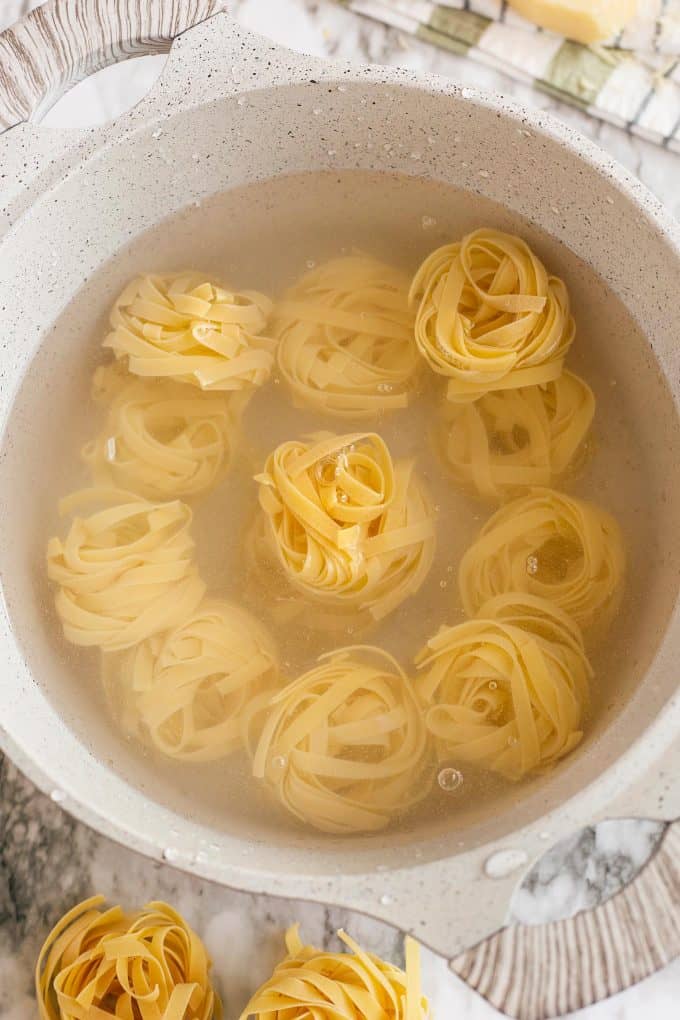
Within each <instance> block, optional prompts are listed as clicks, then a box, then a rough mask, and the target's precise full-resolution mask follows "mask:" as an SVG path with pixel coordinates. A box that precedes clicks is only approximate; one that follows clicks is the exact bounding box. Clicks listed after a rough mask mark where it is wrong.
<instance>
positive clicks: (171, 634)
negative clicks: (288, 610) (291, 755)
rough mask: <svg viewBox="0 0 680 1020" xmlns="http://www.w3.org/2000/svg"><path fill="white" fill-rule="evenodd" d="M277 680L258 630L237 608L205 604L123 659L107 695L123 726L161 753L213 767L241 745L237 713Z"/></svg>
mask: <svg viewBox="0 0 680 1020" xmlns="http://www.w3.org/2000/svg"><path fill="white" fill-rule="evenodd" d="M276 677H277V662H276V652H275V649H274V645H273V642H272V640H271V638H270V636H269V635H268V634H267V632H266V631H265V629H264V627H263V626H262V625H261V624H260V623H259V622H258V621H257V620H255V619H254V618H253V617H252V616H251V615H250V614H249V613H247V612H246V611H245V610H243V609H239V608H238V607H237V606H234V605H231V604H230V603H228V602H222V601H219V600H217V599H206V600H205V601H204V602H202V603H201V605H200V606H199V607H198V608H197V609H195V610H194V612H193V613H191V614H190V615H189V617H188V618H187V619H186V620H183V621H182V623H181V624H180V625H179V626H178V627H176V628H175V629H174V630H171V631H166V632H165V633H163V634H156V635H154V636H153V637H150V638H148V639H147V640H146V641H144V642H142V643H141V644H139V645H137V647H136V648H134V649H132V650H131V651H130V652H129V653H128V654H127V656H126V657H125V659H124V661H123V663H122V668H121V672H120V677H117V678H116V680H117V682H116V683H115V685H114V691H113V697H114V700H116V701H120V703H121V706H122V707H121V715H122V718H123V721H124V723H125V725H126V728H127V729H128V730H129V731H130V732H133V733H137V734H138V735H140V736H141V737H142V738H143V739H145V740H146V741H147V742H148V743H151V744H153V745H154V746H155V747H157V748H158V750H159V751H161V752H162V753H163V754H165V755H168V756H169V757H171V758H177V759H181V760H182V761H214V760H216V759H218V758H224V757H226V756H227V755H228V754H231V753H232V752H233V751H235V750H236V749H237V748H239V747H240V746H241V744H242V726H243V715H244V712H245V711H246V709H247V708H248V707H249V705H250V703H251V702H252V700H253V699H254V698H256V697H257V696H258V695H260V694H261V693H262V692H263V691H264V690H266V689H268V688H271V687H272V686H273V685H274V683H275V681H276Z"/></svg>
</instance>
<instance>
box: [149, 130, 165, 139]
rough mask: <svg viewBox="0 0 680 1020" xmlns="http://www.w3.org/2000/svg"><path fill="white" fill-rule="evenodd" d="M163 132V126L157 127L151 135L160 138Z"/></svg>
mask: <svg viewBox="0 0 680 1020" xmlns="http://www.w3.org/2000/svg"><path fill="white" fill-rule="evenodd" d="M162 134H163V129H162V128H156V130H155V131H154V132H153V134H152V135H151V137H152V138H156V139H158V138H160V137H161V135H162Z"/></svg>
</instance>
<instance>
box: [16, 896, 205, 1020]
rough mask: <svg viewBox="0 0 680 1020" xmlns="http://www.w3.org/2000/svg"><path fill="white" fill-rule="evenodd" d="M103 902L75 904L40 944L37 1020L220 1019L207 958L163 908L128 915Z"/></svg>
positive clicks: (153, 906)
mask: <svg viewBox="0 0 680 1020" xmlns="http://www.w3.org/2000/svg"><path fill="white" fill-rule="evenodd" d="M103 903H104V897H103V896H94V897H92V898H91V899H89V900H85V901H84V902H83V903H80V904H78V906H76V907H74V908H73V910H70V911H69V912H68V913H67V914H66V915H65V916H64V917H63V918H62V919H61V920H60V921H59V923H58V924H57V925H56V927H55V928H54V929H53V930H52V931H51V932H50V934H49V935H48V937H47V939H46V940H45V943H44V945H43V947H42V950H41V952H40V956H39V958H38V963H37V966H36V972H35V988H36V996H37V999H38V1009H39V1012H40V1017H41V1020H86V1018H94V1017H96V1018H97V1020H105V1018H106V1017H112V1018H114V1017H118V1018H121V1020H122V1018H126V1020H132V1018H137V1017H144V1018H145V1020H146V1018H148V1020H160V1018H163V1020H219V1018H221V1016H222V1007H221V1003H220V1000H219V997H218V996H217V995H216V994H215V991H214V989H213V987H212V984H211V982H210V968H211V962H210V958H209V957H208V954H207V953H206V950H205V947H204V945H203V943H202V942H201V940H200V939H199V937H198V935H196V933H195V932H194V931H193V930H192V929H191V928H190V927H189V925H188V924H187V923H186V921H185V920H184V919H183V918H182V917H181V916H180V915H179V914H178V913H176V912H175V911H174V910H172V908H171V907H169V906H168V905H167V904H166V903H149V904H148V905H147V906H146V907H145V908H144V909H143V910H138V911H135V912H134V913H131V914H127V913H125V912H124V911H123V910H122V908H121V907H110V908H108V909H100V908H101V907H102V905H103Z"/></svg>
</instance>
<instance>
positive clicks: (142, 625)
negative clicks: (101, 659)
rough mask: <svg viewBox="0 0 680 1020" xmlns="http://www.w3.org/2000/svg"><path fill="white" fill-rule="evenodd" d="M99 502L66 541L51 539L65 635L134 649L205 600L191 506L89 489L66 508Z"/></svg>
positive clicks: (50, 568) (51, 566)
mask: <svg viewBox="0 0 680 1020" xmlns="http://www.w3.org/2000/svg"><path fill="white" fill-rule="evenodd" d="M90 503H94V504H98V505H99V507H100V509H98V510H95V511H94V512H93V513H91V514H90V515H89V516H87V517H75V518H74V520H73V521H72V523H71V526H70V528H69V531H68V534H67V535H66V537H65V538H64V539H61V538H51V539H50V540H49V542H48V545H47V574H48V577H49V579H50V580H51V581H54V582H55V583H56V584H57V585H59V589H58V591H57V594H56V597H55V605H56V609H57V614H58V616H59V619H60V620H61V623H62V626H63V629H64V635H65V637H66V638H67V640H68V641H71V642H72V643H73V644H76V645H85V646H95V645H96V646H99V647H100V648H101V649H103V650H104V651H111V652H112V651H119V650H121V649H124V648H130V647H131V646H132V645H135V644H137V643H138V642H139V641H143V640H145V638H148V637H150V636H151V635H152V634H156V633H158V632H159V631H162V630H167V629H168V628H170V627H174V626H176V625H177V624H179V623H181V622H182V621H184V620H185V619H186V618H187V617H188V616H189V614H190V613H191V612H192V611H193V610H194V609H195V608H196V606H197V605H198V603H199V602H200V601H201V599H202V598H203V595H204V592H205V585H204V584H203V582H202V581H201V579H200V577H199V574H198V569H197V567H196V565H195V563H194V558H193V557H194V542H193V539H192V537H191V534H190V530H189V529H190V525H191V517H192V515H191V510H190V509H189V507H188V506H187V505H186V504H185V503H181V502H179V501H178V500H174V501H172V502H169V503H154V502H150V501H149V500H145V499H143V498H142V497H141V496H137V495H134V494H133V493H130V492H122V491H120V490H115V489H111V490H107V489H97V488H95V489H89V490H83V491H81V492H77V493H75V494H74V495H73V496H70V497H68V499H65V500H62V502H61V504H60V510H61V512H62V513H69V512H70V511H72V510H74V509H76V508H78V507H80V506H86V505H87V504H90Z"/></svg>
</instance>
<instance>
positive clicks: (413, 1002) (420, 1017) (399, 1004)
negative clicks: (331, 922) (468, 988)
mask: <svg viewBox="0 0 680 1020" xmlns="http://www.w3.org/2000/svg"><path fill="white" fill-rule="evenodd" d="M298 929H299V926H298V925H295V926H294V927H292V928H290V929H289V930H288V932H286V948H287V949H288V955H287V956H286V958H285V960H283V961H282V962H281V963H280V964H279V965H278V966H277V967H276V969H275V971H274V973H273V974H272V976H271V978H270V979H269V980H268V981H266V982H265V983H264V984H263V985H262V987H261V988H260V989H259V990H258V991H257V992H256V993H255V995H253V997H252V998H251V1000H250V1002H249V1003H248V1005H247V1006H246V1008H245V1009H244V1010H243V1013H242V1014H241V1016H240V1020H431V1013H430V1006H429V1003H428V1001H427V999H426V998H425V996H424V995H423V994H422V992H421V988H420V956H419V948H418V945H417V943H416V942H414V941H413V939H410V938H407V939H406V943H405V947H406V971H405V972H404V971H403V970H401V969H400V968H399V967H395V966H394V965H393V964H391V963H387V962H386V961H385V960H381V959H380V957H378V956H374V955H373V954H372V953H366V952H364V950H363V949H361V947H360V946H358V945H357V943H356V942H355V941H354V940H353V939H351V938H350V937H349V935H347V934H346V933H345V932H344V931H339V932H338V937H339V938H340V939H341V940H342V941H343V942H344V943H345V945H346V946H347V948H348V949H349V950H350V952H349V953H331V952H324V951H323V950H321V949H315V948H314V947H313V946H305V945H304V944H303V943H302V941H301V939H300V935H299V931H298Z"/></svg>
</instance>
